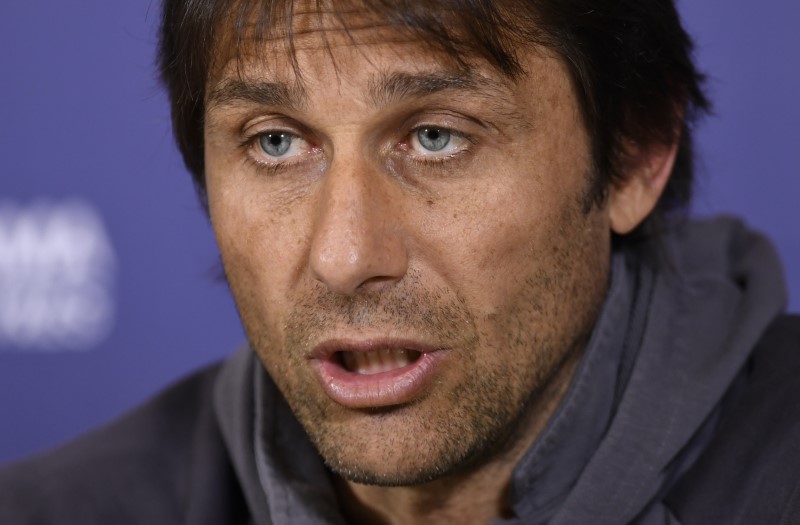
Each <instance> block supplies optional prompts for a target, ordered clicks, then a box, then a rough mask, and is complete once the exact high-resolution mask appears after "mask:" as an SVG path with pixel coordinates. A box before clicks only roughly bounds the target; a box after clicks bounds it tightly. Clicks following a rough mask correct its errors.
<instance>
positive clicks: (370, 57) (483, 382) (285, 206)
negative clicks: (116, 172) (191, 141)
mask: <svg viewBox="0 0 800 525" xmlns="http://www.w3.org/2000/svg"><path fill="white" fill-rule="evenodd" d="M304 23H306V25H305V26H304V28H303V29H304V31H298V32H297V34H298V35H299V36H297V41H296V42H295V43H296V46H297V54H296V58H297V61H298V64H299V70H295V69H293V68H292V66H291V63H290V60H289V57H288V56H286V54H285V52H284V47H283V43H281V42H277V43H276V42H270V41H267V42H261V43H258V44H256V45H254V46H252V49H251V51H252V53H251V54H249V55H246V56H243V57H240V58H241V61H240V62H237V61H236V60H233V61H231V62H229V63H228V64H227V65H225V66H223V67H222V68H220V71H219V73H218V74H215V75H214V76H213V77H212V79H211V81H210V83H209V93H210V94H209V98H208V101H207V111H206V127H205V140H206V142H205V147H206V177H207V186H208V197H209V205H210V211H211V219H212V223H213V226H214V230H215V233H216V236H217V240H218V243H219V247H220V250H221V253H222V259H223V263H224V266H225V271H226V274H227V277H228V280H229V282H230V286H231V290H232V292H233V294H234V297H235V300H236V303H237V306H238V309H239V312H240V315H241V318H242V322H243V324H244V327H245V330H246V332H247V335H248V338H249V340H250V342H251V344H252V346H253V348H254V350H255V351H256V353H257V354H258V356H259V358H260V359H261V361H262V362H263V363H264V366H265V367H266V369H267V370H268V372H269V374H270V375H271V377H272V378H273V380H274V381H275V383H276V384H277V385H278V387H279V388H280V390H281V391H282V393H283V394H284V396H285V397H286V399H287V401H288V402H289V404H290V406H291V408H292V410H293V411H294V412H295V414H296V415H297V417H298V419H299V420H300V422H301V423H302V424H303V426H304V427H305V429H306V431H307V432H308V434H309V435H310V436H311V439H312V440H313V442H314V443H315V445H316V446H317V448H318V449H319V451H320V453H321V454H322V456H323V457H324V458H325V459H326V461H327V462H328V464H329V465H330V466H331V467H332V468H333V469H334V470H335V471H336V472H338V473H339V474H341V475H343V476H344V477H346V478H348V479H351V480H355V481H359V482H364V483H379V484H392V485H409V484H415V483H421V482H424V481H427V480H430V479H434V478H436V477H438V476H442V475H444V474H447V473H452V472H456V471H458V469H459V467H461V466H464V465H467V464H471V465H474V464H476V463H477V464H480V462H481V461H486V460H488V459H489V458H492V457H496V456H495V453H496V452H498V451H497V448H498V447H499V446H501V445H500V444H501V443H502V444H503V445H502V446H504V447H507V446H511V444H510V443H509V439H511V440H512V441H513V440H520V439H522V440H525V439H527V440H528V441H530V440H531V439H532V434H531V433H532V430H531V429H532V428H533V426H532V425H533V423H532V422H531V421H533V420H535V419H536V418H535V415H536V413H537V411H541V410H542V406H543V405H542V404H543V403H544V401H543V397H545V396H544V394H545V393H546V392H548V391H551V390H553V389H561V390H563V384H564V383H565V381H566V380H567V379H568V377H569V374H568V373H566V374H565V373H564V370H565V369H567V368H569V366H564V363H571V362H574V357H575V356H576V355H578V354H579V352H580V350H581V349H582V347H583V344H584V343H585V341H586V338H587V337H588V333H589V332H590V330H591V327H592V324H593V322H594V320H595V318H596V315H597V311H598V309H599V305H600V303H601V302H602V298H603V295H604V293H605V289H606V283H607V278H608V258H609V233H608V231H609V228H608V219H607V214H606V212H605V210H604V209H603V208H602V207H594V208H592V209H591V210H588V211H587V210H586V209H584V208H585V207H584V203H585V200H586V195H587V193H588V192H589V190H590V187H589V185H590V182H589V174H590V164H591V160H590V153H589V141H588V138H587V135H586V132H585V130H584V127H583V125H582V122H581V118H580V115H579V110H578V106H577V102H576V100H575V97H574V94H573V90H572V87H571V84H570V81H569V78H568V75H567V72H566V69H565V67H564V66H563V64H562V63H561V62H560V60H558V59H557V58H555V57H554V56H553V55H552V54H551V53H549V52H546V51H544V50H530V51H528V52H523V53H522V59H523V60H522V62H523V64H524V66H525V69H526V71H527V72H526V74H525V75H524V76H523V77H522V78H521V79H518V80H516V81H512V80H511V79H509V78H507V77H505V76H503V75H502V74H501V73H500V72H498V71H497V70H495V69H493V68H492V67H490V66H489V65H488V64H486V63H484V62H482V61H480V60H477V59H476V60H475V61H474V62H473V63H472V64H471V67H470V68H469V70H468V71H465V70H464V68H456V67H454V65H453V63H452V62H451V61H449V60H447V59H445V58H444V57H443V56H442V55H441V54H439V53H437V52H435V51H433V50H431V49H430V48H428V47H426V46H425V45H424V43H421V42H417V41H410V40H407V39H406V40H403V39H402V38H400V36H399V35H397V34H393V33H391V32H389V31H388V30H386V29H385V28H373V29H367V30H361V31H358V32H355V33H354V34H353V36H354V39H353V40H351V39H350V37H347V36H343V35H342V34H341V32H340V31H338V30H335V29H333V30H328V31H327V32H324V33H323V31H321V30H320V29H319V27H318V26H317V27H314V23H312V22H308V21H305V22H304ZM308 24H310V26H309V25H308ZM301 33H302V34H301ZM386 42H391V43H386ZM298 72H299V73H301V76H300V77H298V75H297V73H298ZM565 376H566V378H565Z"/></svg>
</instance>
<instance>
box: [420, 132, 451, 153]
mask: <svg viewBox="0 0 800 525" xmlns="http://www.w3.org/2000/svg"><path fill="white" fill-rule="evenodd" d="M417 140H418V141H419V144H420V146H422V147H423V148H425V149H426V150H428V151H441V150H443V149H444V148H445V147H447V145H448V144H449V143H450V132H449V131H447V130H445V129H441V128H422V129H420V130H418V131H417Z"/></svg>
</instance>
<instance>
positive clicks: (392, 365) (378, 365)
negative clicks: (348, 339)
mask: <svg viewBox="0 0 800 525" xmlns="http://www.w3.org/2000/svg"><path fill="white" fill-rule="evenodd" d="M416 355H418V352H416V351H414V350H406V349H405V348H399V349H388V348H387V349H383V350H370V351H369V352H342V363H343V364H344V366H345V368H347V369H348V370H349V371H351V372H355V373H357V374H362V375H370V374H379V373H381V372H388V371H389V370H395V369H397V368H402V367H404V366H408V365H409V364H411V362H412V360H413V357H416Z"/></svg>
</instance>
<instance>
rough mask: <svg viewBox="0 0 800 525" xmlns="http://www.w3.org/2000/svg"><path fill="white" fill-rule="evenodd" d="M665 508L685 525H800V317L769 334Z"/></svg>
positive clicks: (781, 323)
mask: <svg viewBox="0 0 800 525" xmlns="http://www.w3.org/2000/svg"><path fill="white" fill-rule="evenodd" d="M667 501H668V503H669V505H670V507H671V508H673V509H674V510H673V511H674V512H675V514H676V516H678V517H679V519H681V522H682V523H684V524H685V525H691V524H694V523H698V524H700V523H730V524H742V525H744V524H751V523H776V524H783V525H788V524H800V316H796V315H792V316H790V315H784V316H780V317H779V318H778V319H776V320H775V321H774V322H773V323H772V325H771V326H770V327H769V328H768V330H767V331H766V333H765V334H764V336H763V337H762V339H761V341H760V342H759V344H758V345H757V347H756V348H755V350H754V352H753V354H752V357H751V359H750V360H749V362H748V364H747V365H746V368H745V370H743V372H742V375H741V377H740V379H739V382H738V383H737V385H736V386H735V387H734V388H733V389H732V391H731V393H730V394H729V395H728V396H727V399H726V400H725V401H724V402H723V406H722V412H721V414H720V419H719V423H718V426H717V430H716V433H715V437H714V438H713V440H712V441H711V442H710V443H709V445H708V447H707V448H706V450H705V451H704V453H703V454H702V456H701V457H700V459H699V460H698V461H697V463H696V464H695V465H694V466H693V467H692V468H691V469H690V470H689V472H688V473H687V474H686V475H685V476H684V477H683V478H682V479H681V480H680V481H679V483H678V484H677V485H676V486H675V488H674V490H672V492H671V493H670V494H669V496H668V498H667Z"/></svg>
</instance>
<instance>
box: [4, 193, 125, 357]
mask: <svg viewBox="0 0 800 525" xmlns="http://www.w3.org/2000/svg"><path fill="white" fill-rule="evenodd" d="M115 266H116V261H115V257H114V252H113V249H112V247H111V243H110V242H109V239H108V235H107V234H106V229H105V227H104V225H103V221H102V220H101V218H100V217H99V215H98V214H97V212H96V211H95V210H94V208H92V207H91V206H90V205H88V204H87V203H85V202H82V201H78V200H70V201H64V202H45V201H41V202H37V203H34V204H32V205H30V206H26V207H20V206H18V205H15V204H13V203H9V202H0V349H3V348H20V349H27V350H67V349H71V350H85V349H89V348H91V347H92V346H94V345H96V344H97V343H99V342H100V341H101V340H102V339H103V338H104V337H105V336H106V335H107V334H108V332H109V330H110V328H111V324H112V321H113V315H114V301H113V286H114V277H115V276H114V274H115Z"/></svg>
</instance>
